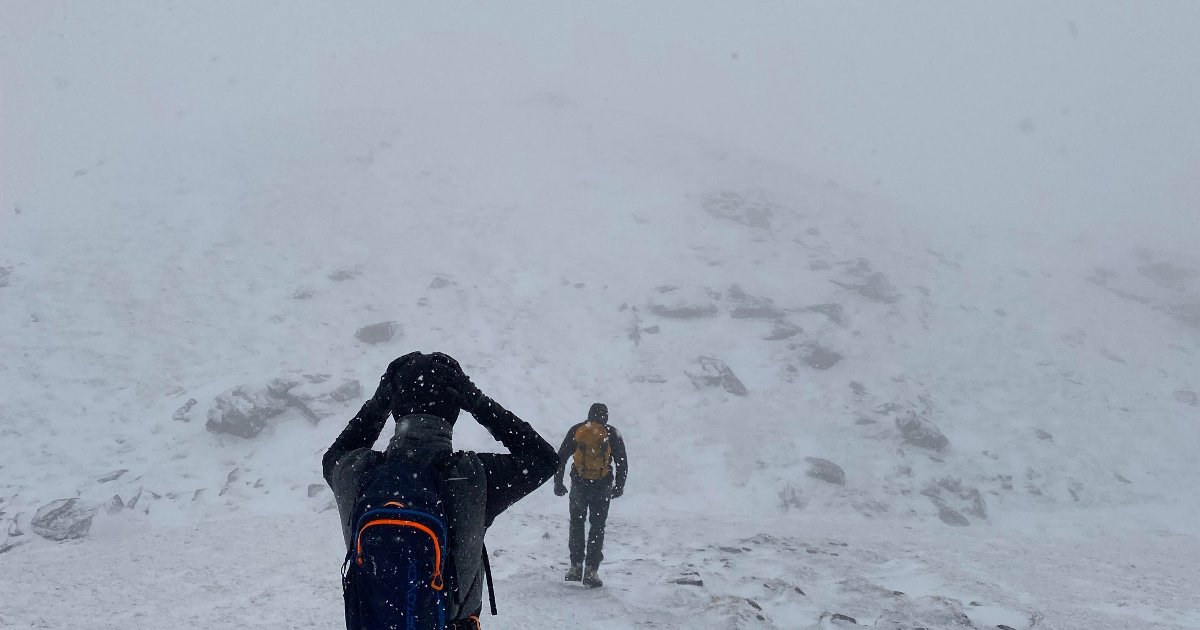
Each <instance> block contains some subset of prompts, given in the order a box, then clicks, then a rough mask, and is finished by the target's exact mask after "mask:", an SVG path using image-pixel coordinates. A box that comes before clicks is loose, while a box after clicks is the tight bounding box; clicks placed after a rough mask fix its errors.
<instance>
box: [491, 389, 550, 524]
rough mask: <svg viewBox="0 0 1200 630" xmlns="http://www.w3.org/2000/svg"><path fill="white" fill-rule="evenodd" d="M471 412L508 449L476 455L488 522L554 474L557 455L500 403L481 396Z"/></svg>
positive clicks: (543, 439)
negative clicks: (482, 472) (483, 473)
mask: <svg viewBox="0 0 1200 630" xmlns="http://www.w3.org/2000/svg"><path fill="white" fill-rule="evenodd" d="M471 414H472V415H473V416H475V419H476V420H477V421H478V422H479V424H480V425H482V426H483V428H485V429H487V431H488V433H491V434H492V437H494V438H496V439H497V440H498V441H499V442H500V443H501V444H503V445H504V447H505V448H506V449H508V453H480V454H479V459H480V460H481V461H482V462H483V467H484V470H485V471H487V513H486V514H487V515H486V517H485V519H484V522H485V525H491V523H492V520H493V519H495V518H496V516H497V515H499V514H500V513H501V512H503V511H504V510H506V509H508V507H509V506H511V505H512V504H514V503H516V502H517V501H518V500H520V499H521V498H522V497H524V496H525V495H527V494H529V493H530V492H533V491H534V490H536V489H537V488H538V486H540V485H542V484H543V483H545V482H546V480H547V479H549V478H550V477H551V475H553V474H554V467H555V466H556V465H557V464H558V456H557V455H555V453H554V447H553V446H551V445H550V443H549V442H547V441H546V440H545V438H543V437H542V436H541V435H538V432H537V431H535V430H534V429H533V427H531V426H529V423H527V422H525V421H524V420H522V419H520V418H518V417H517V416H516V414H514V413H513V412H511V411H509V410H507V409H505V408H504V407H501V406H500V403H497V402H496V401H494V400H492V399H490V398H487V397H486V396H481V397H480V399H479V404H478V405H474V406H473V408H472V409H471Z"/></svg>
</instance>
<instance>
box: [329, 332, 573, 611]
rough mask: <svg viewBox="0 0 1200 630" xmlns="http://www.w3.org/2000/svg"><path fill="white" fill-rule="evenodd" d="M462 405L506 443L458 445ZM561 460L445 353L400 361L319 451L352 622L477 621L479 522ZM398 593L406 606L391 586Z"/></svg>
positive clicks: (480, 570) (533, 484) (488, 519)
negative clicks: (382, 442) (380, 447)
mask: <svg viewBox="0 0 1200 630" xmlns="http://www.w3.org/2000/svg"><path fill="white" fill-rule="evenodd" d="M460 409H462V410H466V411H467V412H469V413H471V414H472V415H473V416H475V419H476V420H477V421H478V422H479V423H480V424H481V425H482V426H483V427H484V428H486V429H487V430H488V431H489V432H490V433H491V434H492V436H493V437H495V438H496V439H497V440H499V441H500V442H501V443H502V444H504V446H505V447H507V448H508V450H509V453H506V454H498V453H478V454H477V453H471V452H457V453H455V452H453V449H452V446H451V435H452V431H453V423H454V422H455V420H456V419H457V417H458V413H459V410H460ZM389 413H390V414H391V415H392V416H394V417H395V418H396V431H395V434H394V436H393V437H392V439H391V441H390V442H389V444H388V447H387V449H386V451H385V452H383V453H380V452H378V451H374V450H372V449H371V446H372V445H373V444H374V442H375V440H376V439H377V438H378V437H379V434H380V433H381V432H382V430H383V427H384V425H385V424H386V422H387V417H388V415H389ZM556 465H557V457H556V456H555V454H554V450H553V448H552V447H551V446H550V444H549V443H547V442H546V441H545V440H544V439H543V438H542V437H541V436H540V435H538V434H537V432H536V431H534V430H533V428H532V427H530V426H529V425H528V424H527V423H525V422H524V421H522V420H521V419H520V418H518V417H516V416H515V415H513V414H512V413H511V412H509V411H508V410H506V409H504V408H503V407H501V406H500V405H499V404H497V403H496V402H494V401H492V400H491V399H490V398H488V397H486V396H484V395H483V394H482V393H480V392H479V390H478V389H477V388H476V387H475V386H474V384H472V383H471V381H470V379H469V378H467V377H466V375H464V374H463V373H462V370H461V368H459V366H458V363H457V362H455V361H454V360H453V359H451V358H450V357H448V356H446V355H442V354H439V353H434V354H432V355H423V354H421V353H411V354H408V355H405V356H403V357H400V358H399V359H396V360H395V361H393V362H392V364H391V365H389V366H388V370H387V372H386V373H385V374H384V376H383V377H382V378H381V379H380V384H379V388H378V390H377V391H376V392H375V395H374V396H373V397H372V398H371V399H370V400H368V401H367V402H366V404H364V405H363V407H362V409H361V410H360V411H359V412H358V414H357V415H356V416H355V417H354V418H353V419H351V420H350V422H349V424H348V425H347V426H346V429H345V430H343V431H342V433H341V435H339V436H338V438H337V440H335V441H334V443H333V445H332V446H330V448H329V450H328V451H327V452H326V453H325V456H324V457H323V459H322V467H323V472H324V476H325V479H326V481H327V482H328V483H329V485H330V487H331V488H332V489H333V491H334V497H335V498H336V501H337V505H338V513H339V516H340V517H341V522H342V528H343V535H344V538H345V542H346V546H347V556H346V564H345V567H344V579H343V588H344V590H345V603H346V625H347V628H349V629H350V630H359V629H360V628H367V627H370V628H376V627H388V626H390V625H397V624H400V625H403V627H414V628H441V627H446V628H472V629H474V628H477V627H478V625H479V613H480V610H481V608H482V594H483V579H484V563H485V562H486V558H485V557H484V552H483V536H484V532H485V530H486V528H487V527H488V526H489V525H490V524H491V522H492V520H493V519H494V518H495V517H496V516H497V515H498V514H500V513H501V512H503V511H504V510H505V509H506V508H508V507H509V506H511V505H512V504H513V503H515V502H516V501H518V500H519V499H520V498H521V497H524V496H525V495H527V494H529V493H530V492H532V491H533V490H535V489H536V488H537V487H538V486H540V485H541V484H542V483H544V482H545V481H546V480H547V479H549V478H550V476H551V475H552V474H553V472H554V468H555V466H556ZM397 554H402V555H404V556H405V557H404V558H400V557H398V556H397ZM423 563H428V564H427V566H428V572H429V574H430V576H431V577H425V569H426V565H425V564H423ZM416 576H422V577H420V578H419V579H417V577H416ZM401 587H403V589H401ZM398 592H403V593H404V595H405V597H404V598H401V603H403V604H404V605H396V604H397V603H398V602H397V601H392V599H394V598H392V597H391V595H389V594H393V595H394V594H395V593H398ZM418 604H420V605H418ZM426 604H428V605H426ZM443 622H444V624H445V625H444V626H443V625H441V624H442V623H443ZM410 624H411V625H410ZM400 625H397V627H400Z"/></svg>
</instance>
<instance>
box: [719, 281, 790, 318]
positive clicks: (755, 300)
mask: <svg viewBox="0 0 1200 630" xmlns="http://www.w3.org/2000/svg"><path fill="white" fill-rule="evenodd" d="M728 294H729V298H730V299H731V300H732V301H733V302H734V303H735V305H734V307H733V310H732V311H730V313H729V314H730V316H732V317H733V318H734V319H779V318H780V317H783V315H784V312H783V309H781V308H779V307H778V306H775V302H774V300H771V299H770V298H765V297H758V296H754V295H749V294H747V293H746V292H745V291H743V290H742V288H741V287H739V286H738V285H736V284H735V285H733V286H732V287H730V289H729V292H728Z"/></svg>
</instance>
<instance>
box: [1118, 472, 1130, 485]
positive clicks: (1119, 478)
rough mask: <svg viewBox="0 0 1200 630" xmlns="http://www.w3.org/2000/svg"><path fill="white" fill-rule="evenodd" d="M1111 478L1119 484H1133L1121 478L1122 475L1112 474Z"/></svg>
mask: <svg viewBox="0 0 1200 630" xmlns="http://www.w3.org/2000/svg"><path fill="white" fill-rule="evenodd" d="M1113 478H1114V479H1116V480H1117V481H1120V482H1121V483H1129V484H1131V483H1133V482H1132V481H1130V480H1128V479H1126V478H1125V477H1123V476H1122V475H1120V474H1118V473H1113Z"/></svg>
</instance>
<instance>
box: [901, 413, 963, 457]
mask: <svg viewBox="0 0 1200 630" xmlns="http://www.w3.org/2000/svg"><path fill="white" fill-rule="evenodd" d="M896 428H897V429H899V430H900V434H901V435H903V436H904V441H905V442H908V443H909V444H912V445H913V446H919V447H921V448H927V449H929V450H932V451H940V450H942V449H944V448H946V447H947V446H949V444H950V440H949V439H947V438H946V436H945V435H942V432H941V430H940V429H938V428H937V425H935V424H934V423H932V422H930V421H929V420H927V419H926V418H923V417H921V416H919V415H917V412H916V411H915V410H910V411H909V412H908V414H907V415H905V416H903V417H900V418H896Z"/></svg>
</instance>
